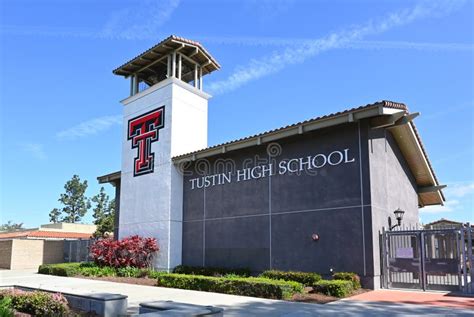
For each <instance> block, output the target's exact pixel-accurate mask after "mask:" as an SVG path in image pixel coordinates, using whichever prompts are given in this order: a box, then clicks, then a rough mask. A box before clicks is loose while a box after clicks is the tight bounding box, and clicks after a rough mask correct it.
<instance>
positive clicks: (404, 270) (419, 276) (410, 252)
mask: <svg viewBox="0 0 474 317" xmlns="http://www.w3.org/2000/svg"><path fill="white" fill-rule="evenodd" d="M381 238H382V240H381V241H382V274H383V276H382V285H383V287H384V288H414V289H421V290H443V291H461V292H463V293H474V287H473V284H472V281H473V280H474V272H473V270H472V269H471V267H472V263H473V241H472V240H473V238H474V229H473V228H472V227H471V226H469V225H466V226H463V227H462V228H449V229H429V230H403V231H388V232H383V234H382V236H381Z"/></svg>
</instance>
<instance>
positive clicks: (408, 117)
mask: <svg viewBox="0 0 474 317" xmlns="http://www.w3.org/2000/svg"><path fill="white" fill-rule="evenodd" d="M419 115H420V113H419V112H413V113H410V114H407V115H406V116H404V117H402V118H401V119H398V120H397V122H395V124H394V125H392V126H390V127H388V128H389V129H390V128H393V127H396V126H400V125H404V124H407V123H408V122H410V121H413V119H415V118H416V117H418V116H419Z"/></svg>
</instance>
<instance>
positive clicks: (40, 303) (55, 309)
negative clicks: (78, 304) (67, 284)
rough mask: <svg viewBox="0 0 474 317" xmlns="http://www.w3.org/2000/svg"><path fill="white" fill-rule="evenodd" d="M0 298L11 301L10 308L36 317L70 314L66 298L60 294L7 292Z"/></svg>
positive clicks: (0, 295) (54, 316)
mask: <svg viewBox="0 0 474 317" xmlns="http://www.w3.org/2000/svg"><path fill="white" fill-rule="evenodd" d="M0 297H1V298H2V299H6V298H8V299H9V300H10V304H9V305H10V308H12V309H14V310H16V311H18V312H21V313H26V314H31V315H33V316H36V317H56V316H58V317H59V316H67V315H68V312H69V308H68V303H67V300H66V298H64V296H62V295H61V294H59V293H56V294H50V293H46V292H40V291H35V292H23V291H5V292H2V293H1V294H0ZM6 316H8V315H6Z"/></svg>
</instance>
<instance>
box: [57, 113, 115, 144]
mask: <svg viewBox="0 0 474 317" xmlns="http://www.w3.org/2000/svg"><path fill="white" fill-rule="evenodd" d="M120 124H122V115H115V116H104V117H99V118H94V119H91V120H87V121H84V122H81V123H79V124H78V125H76V126H73V127H71V128H69V129H66V130H63V131H60V132H58V133H57V134H56V137H57V138H59V139H75V138H80V137H85V136H88V135H93V134H97V133H99V132H102V131H105V130H107V129H109V128H110V127H112V126H114V125H120Z"/></svg>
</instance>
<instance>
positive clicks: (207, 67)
mask: <svg viewBox="0 0 474 317" xmlns="http://www.w3.org/2000/svg"><path fill="white" fill-rule="evenodd" d="M173 51H179V52H180V53H182V54H184V55H186V56H187V57H189V58H191V59H193V60H195V61H196V62H197V63H198V64H199V65H201V67H202V71H203V75H206V74H209V73H211V72H213V71H215V70H218V69H220V68H221V66H220V65H219V63H218V62H217V61H216V60H215V59H214V57H212V56H211V54H209V52H208V51H207V50H206V49H205V48H204V47H203V46H202V45H201V43H199V42H196V41H192V40H188V39H185V38H182V37H178V36H176V35H171V36H169V37H167V38H166V39H164V40H163V41H161V42H160V43H158V44H156V45H155V46H153V47H152V48H150V49H148V50H146V51H145V52H143V53H141V54H140V55H138V56H137V57H135V58H134V59H132V60H130V61H128V62H126V63H125V64H123V65H122V66H120V67H118V68H116V69H114V70H113V73H114V74H115V75H119V76H124V77H129V76H131V75H133V74H137V73H140V72H142V71H144V70H146V69H147V68H148V67H149V66H152V65H154V64H156V63H158V62H159V61H160V60H161V59H162V58H164V57H166V56H167V55H168V54H170V53H172V52H173Z"/></svg>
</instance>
